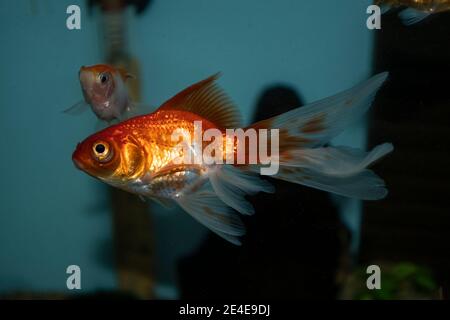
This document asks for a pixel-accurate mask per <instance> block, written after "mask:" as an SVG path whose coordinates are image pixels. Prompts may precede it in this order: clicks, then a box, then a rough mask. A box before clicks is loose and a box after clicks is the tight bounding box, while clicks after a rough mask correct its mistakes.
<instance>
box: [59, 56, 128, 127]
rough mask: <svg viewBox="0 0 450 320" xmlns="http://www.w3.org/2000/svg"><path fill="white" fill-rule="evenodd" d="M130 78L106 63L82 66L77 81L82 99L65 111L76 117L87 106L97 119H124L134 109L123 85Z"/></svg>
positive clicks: (109, 120)
mask: <svg viewBox="0 0 450 320" xmlns="http://www.w3.org/2000/svg"><path fill="white" fill-rule="evenodd" d="M132 77H133V76H132V75H131V74H129V73H127V72H126V71H125V70H123V69H121V68H115V67H113V66H110V65H106V64H97V65H93V66H88V67H85V66H82V67H81V69H80V71H79V78H80V84H81V90H82V91H83V97H84V100H83V101H80V102H78V103H77V104H75V105H73V106H72V107H70V108H69V109H67V110H65V111H64V112H65V113H68V114H72V115H77V114H80V113H82V112H84V111H86V110H87V109H88V108H89V106H90V107H91V109H92V111H93V112H94V113H95V115H96V116H97V118H98V119H100V120H103V121H106V122H108V123H109V122H111V121H113V120H119V121H120V120H123V119H124V118H125V115H126V114H127V113H129V112H130V111H131V108H132V106H133V104H132V102H131V100H130V97H129V95H128V89H127V86H126V84H125V82H126V81H127V79H129V78H132Z"/></svg>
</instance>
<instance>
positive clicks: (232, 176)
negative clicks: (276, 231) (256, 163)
mask: <svg viewBox="0 0 450 320" xmlns="http://www.w3.org/2000/svg"><path fill="white" fill-rule="evenodd" d="M208 177H209V181H210V183H211V186H212V187H213V189H214V191H215V193H216V194H217V196H218V197H219V198H220V199H221V200H222V201H223V202H225V203H226V204H227V205H229V206H230V207H232V208H233V209H235V210H236V211H238V212H240V213H242V214H247V215H251V214H253V213H255V211H254V209H253V206H252V205H251V203H250V202H248V201H247V200H246V199H245V195H246V194H249V195H252V194H256V193H258V192H261V191H262V192H269V193H271V192H275V189H274V187H273V186H272V185H271V184H270V183H269V182H267V181H265V180H262V179H261V178H259V177H258V176H256V175H254V174H252V173H250V172H244V171H242V170H240V169H238V168H236V167H233V166H231V165H220V166H216V167H215V168H214V169H211V170H210V171H209V172H208Z"/></svg>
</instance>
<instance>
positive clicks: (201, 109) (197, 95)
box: [158, 74, 241, 129]
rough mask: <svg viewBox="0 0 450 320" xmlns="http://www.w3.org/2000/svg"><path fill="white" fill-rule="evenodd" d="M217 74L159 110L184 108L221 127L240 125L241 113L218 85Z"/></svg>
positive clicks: (167, 102) (177, 96)
mask: <svg viewBox="0 0 450 320" xmlns="http://www.w3.org/2000/svg"><path fill="white" fill-rule="evenodd" d="M218 77H219V74H215V75H213V76H211V77H209V78H207V79H205V80H202V81H200V82H197V83H195V84H193V85H191V86H190V87H188V88H187V89H184V90H183V91H181V92H179V93H178V94H176V95H175V96H173V97H172V98H170V99H169V100H168V101H166V102H165V103H164V104H163V105H162V106H161V107H160V108H159V109H158V110H183V111H188V112H191V113H194V114H196V115H199V116H201V117H202V118H205V119H207V120H209V121H211V122H213V123H214V124H215V125H216V126H218V127H219V129H226V128H238V127H240V122H241V121H240V114H239V112H238V110H237V109H236V107H235V106H234V105H233V104H232V102H231V100H230V99H229V98H228V96H227V95H226V94H225V92H224V91H223V90H222V89H220V88H219V86H217V84H216V83H215V80H216V79H217V78H218Z"/></svg>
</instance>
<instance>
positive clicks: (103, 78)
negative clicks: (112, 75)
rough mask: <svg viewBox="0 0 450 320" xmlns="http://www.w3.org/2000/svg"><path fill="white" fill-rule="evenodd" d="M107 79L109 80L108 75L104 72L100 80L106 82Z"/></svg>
mask: <svg viewBox="0 0 450 320" xmlns="http://www.w3.org/2000/svg"><path fill="white" fill-rule="evenodd" d="M106 80H108V77H107V76H106V75H104V74H102V76H101V77H100V81H101V82H102V83H105V82H106Z"/></svg>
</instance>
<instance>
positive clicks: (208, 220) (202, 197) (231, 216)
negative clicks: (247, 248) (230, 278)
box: [174, 188, 245, 245]
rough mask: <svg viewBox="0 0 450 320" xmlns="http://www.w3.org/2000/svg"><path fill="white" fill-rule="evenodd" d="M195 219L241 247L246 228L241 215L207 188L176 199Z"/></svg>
mask: <svg viewBox="0 0 450 320" xmlns="http://www.w3.org/2000/svg"><path fill="white" fill-rule="evenodd" d="M174 200H175V201H176V202H177V203H178V204H179V205H180V207H181V208H183V209H184V210H185V211H186V212H187V213H189V214H190V215H191V216H192V217H194V219H196V220H197V221H199V222H200V223H202V224H203V225H204V226H206V227H207V228H208V229H210V230H211V231H213V232H215V233H216V234H218V235H219V236H221V237H222V238H224V239H225V240H227V241H229V242H231V243H233V244H235V245H240V244H241V242H240V240H239V237H240V236H243V235H244V234H245V226H244V224H243V222H242V220H241V218H240V217H239V214H238V213H237V212H235V211H234V210H233V209H232V208H230V207H229V206H227V205H226V204H225V203H223V202H222V201H221V200H220V199H219V198H218V197H217V195H215V194H214V192H213V191H212V190H208V189H206V190H205V188H203V189H200V190H198V191H196V192H194V193H190V194H186V195H182V196H180V197H178V198H175V199H174Z"/></svg>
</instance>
